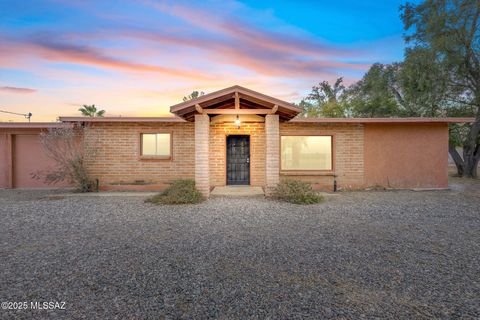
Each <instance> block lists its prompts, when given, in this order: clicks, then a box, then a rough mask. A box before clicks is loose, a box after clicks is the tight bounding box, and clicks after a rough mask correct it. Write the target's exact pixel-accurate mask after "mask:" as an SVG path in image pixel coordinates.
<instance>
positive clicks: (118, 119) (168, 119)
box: [59, 117, 185, 122]
mask: <svg viewBox="0 0 480 320" xmlns="http://www.w3.org/2000/svg"><path fill="white" fill-rule="evenodd" d="M59 119H60V121H62V122H185V120H183V119H182V118H178V117H60V118H59Z"/></svg>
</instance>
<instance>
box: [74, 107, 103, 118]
mask: <svg viewBox="0 0 480 320" xmlns="http://www.w3.org/2000/svg"><path fill="white" fill-rule="evenodd" d="M78 111H80V112H81V113H82V115H83V116H85V117H103V116H104V115H105V110H97V107H95V105H94V104H92V105H91V106H89V105H86V104H84V105H83V107H81V108H80V109H78Z"/></svg>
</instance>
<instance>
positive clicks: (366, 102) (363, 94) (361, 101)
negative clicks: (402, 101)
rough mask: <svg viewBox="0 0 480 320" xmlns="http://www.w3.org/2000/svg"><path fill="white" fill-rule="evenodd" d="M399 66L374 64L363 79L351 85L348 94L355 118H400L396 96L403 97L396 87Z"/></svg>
mask: <svg viewBox="0 0 480 320" xmlns="http://www.w3.org/2000/svg"><path fill="white" fill-rule="evenodd" d="M397 69H398V66H397V65H383V64H380V63H375V64H373V65H372V66H371V67H370V69H369V70H368V71H367V73H365V75H364V76H363V78H362V79H361V80H360V81H358V82H356V83H354V84H353V85H351V86H350V87H349V88H348V89H347V92H346V95H347V101H348V103H349V104H350V105H351V109H352V113H353V116H354V117H370V118H375V117H392V116H398V115H399V113H400V108H399V106H398V102H397V100H396V96H398V97H401V95H400V93H399V92H398V89H394V88H396V86H394V79H395V77H394V74H395V72H396V70H397Z"/></svg>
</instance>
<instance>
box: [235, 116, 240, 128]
mask: <svg viewBox="0 0 480 320" xmlns="http://www.w3.org/2000/svg"><path fill="white" fill-rule="evenodd" d="M235 125H236V126H237V129H240V118H239V117H238V114H237V118H236V119H235Z"/></svg>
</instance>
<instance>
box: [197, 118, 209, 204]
mask: <svg viewBox="0 0 480 320" xmlns="http://www.w3.org/2000/svg"><path fill="white" fill-rule="evenodd" d="M209 131H210V117H209V116H208V115H200V114H199V115H195V185H196V187H197V188H198V190H200V192H201V193H202V194H203V195H204V196H206V197H208V195H209V193H210V170H209V164H208V161H209V149H210V148H209V138H208V137H209Z"/></svg>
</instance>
